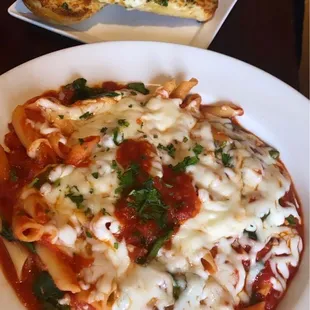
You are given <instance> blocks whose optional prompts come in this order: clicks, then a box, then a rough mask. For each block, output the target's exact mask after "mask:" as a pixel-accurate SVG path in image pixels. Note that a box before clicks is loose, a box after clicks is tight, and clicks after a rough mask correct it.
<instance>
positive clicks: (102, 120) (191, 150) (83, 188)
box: [0, 78, 303, 310]
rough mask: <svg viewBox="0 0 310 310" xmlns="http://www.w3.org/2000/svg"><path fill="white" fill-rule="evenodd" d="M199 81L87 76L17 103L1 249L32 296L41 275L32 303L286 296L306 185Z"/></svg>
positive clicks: (1, 193)
mask: <svg viewBox="0 0 310 310" xmlns="http://www.w3.org/2000/svg"><path fill="white" fill-rule="evenodd" d="M197 82H198V81H197V80H196V79H194V78H193V79H191V80H189V81H183V82H181V83H180V84H179V85H178V86H177V85H176V82H175V80H170V81H167V82H166V83H165V84H163V85H162V86H161V87H159V88H157V89H156V90H153V89H152V88H150V89H147V88H146V87H145V85H144V84H143V83H140V82H137V83H130V84H127V86H126V84H121V85H120V84H116V83H114V82H111V81H110V82H105V83H103V84H102V85H101V86H97V87H94V88H91V87H89V86H88V85H87V84H86V80H85V79H83V78H80V79H77V80H75V81H74V82H73V83H71V84H69V85H67V86H63V87H62V88H61V90H60V92H54V93H51V94H52V95H50V96H49V95H48V94H47V93H45V96H44V95H42V96H39V97H36V98H33V99H32V100H30V101H28V102H27V103H25V104H24V105H23V106H19V107H17V108H16V109H15V110H14V112H13V127H12V126H9V129H10V133H9V134H8V135H7V136H6V137H5V145H6V146H7V147H8V149H9V150H10V151H9V152H6V151H5V150H6V147H5V146H4V148H2V147H0V168H2V169H0V185H1V186H0V202H1V203H0V211H1V212H0V213H1V216H3V218H4V219H5V221H4V222H3V225H2V222H1V219H0V236H1V237H0V239H1V238H2V237H3V238H5V239H4V240H3V243H1V240H0V245H1V247H0V248H1V251H0V256H1V255H2V253H1V252H3V251H4V254H3V258H4V259H7V260H8V266H9V268H7V269H10V270H8V271H6V270H4V273H5V274H6V275H8V276H7V278H8V279H9V281H11V280H10V279H12V278H14V279H16V276H15V273H16V274H17V279H18V280H17V281H16V280H14V281H15V283H13V281H11V282H12V285H13V288H15V289H16V291H17V292H18V293H21V294H20V296H22V295H23V294H24V293H25V294H29V296H30V293H29V292H26V291H27V290H26V289H25V286H27V285H28V284H29V283H30V282H28V280H29V281H30V280H31V281H32V280H34V282H35V284H36V285H34V286H33V288H34V290H33V293H34V296H32V297H33V299H34V303H36V304H37V306H36V307H32V303H31V305H30V306H28V304H27V303H25V301H24V300H23V302H24V303H25V304H27V305H26V306H28V309H29V310H30V309H31V310H37V309H41V308H42V307H43V308H44V307H45V301H47V302H48V303H50V304H51V305H53V306H55V308H57V309H58V308H62V307H61V306H65V307H67V306H68V307H70V308H71V309H82V308H83V309H84V308H85V309H92V310H102V309H105V310H112V309H125V308H126V310H136V309H137V310H138V309H173V308H174V309H195V310H196V309H197V310H202V309H205V308H206V307H207V308H210V309H211V308H212V309H224V308H225V309H226V308H227V309H235V308H236V309H240V310H241V309H244V310H246V309H247V310H265V309H269V310H274V309H275V308H276V306H277V304H278V303H279V300H280V298H281V296H283V294H284V293H285V289H286V287H287V285H288V283H289V281H290V280H291V278H292V277H293V275H294V274H295V271H296V268H297V267H298V265H299V263H300V257H301V254H302V250H303V240H302V237H301V236H302V233H301V232H302V229H303V226H302V225H303V219H302V215H301V212H300V206H299V204H298V201H297V199H296V193H295V191H294V188H293V185H292V182H291V179H290V177H289V175H288V173H287V171H286V169H285V167H284V165H283V164H282V163H281V162H280V161H279V152H278V151H276V150H275V149H273V148H272V147H270V146H268V145H267V144H266V143H264V142H263V141H261V140H259V138H257V137H256V136H255V135H253V134H251V133H250V132H248V131H247V130H245V129H243V128H242V127H241V126H240V125H238V123H237V121H236V120H235V119H234V117H235V116H238V115H242V114H243V110H242V109H241V108H240V107H238V106H236V105H234V104H232V103H230V102H218V103H217V104H215V105H206V106H204V105H202V97H201V95H200V94H195V93H194V94H190V92H191V90H192V88H193V87H194V86H195V85H196V84H197ZM100 96H104V97H100ZM105 96H107V97H105ZM109 96H110V97H109ZM85 97H87V98H86V99H84V98H85ZM94 98H95V99H94ZM72 103H73V104H72ZM224 118H225V119H224ZM15 131H16V134H15ZM26 151H27V152H26ZM10 166H11V169H10ZM15 167H16V169H17V171H14V168H15ZM15 172H16V173H15ZM14 173H15V174H14ZM12 214H13V215H12ZM11 222H12V225H10V223H11ZM9 240H10V241H11V242H9ZM20 241H21V242H20ZM25 242H28V244H25ZM29 242H35V248H33V247H31V246H32V244H29ZM28 247H29V249H28ZM209 249H210V250H209ZM34 250H35V252H36V253H35V252H34ZM30 251H31V253H30ZM32 252H34V253H32ZM8 255H10V257H11V260H12V263H11V260H10V259H9V257H8ZM28 257H29V259H28ZM0 262H4V260H2V257H0ZM3 265H4V266H6V265H5V262H4V263H3ZM4 269H6V268H4ZM23 269H24V271H23ZM25 271H27V275H28V273H29V275H30V277H29V278H28V277H27V278H26V277H25V279H23V276H26V272H25ZM37 271H42V273H40V274H39V273H38V275H37ZM10 274H11V275H13V277H10ZM36 277H37V278H36ZM18 281H21V282H20V283H17V282H18ZM45 285H46V286H47V287H49V286H51V287H52V288H53V289H52V290H51V291H52V292H48V291H49V289H45ZM41 293H42V294H41ZM41 295H42V296H41ZM252 296H253V297H258V298H259V299H258V300H263V302H258V303H257V304H256V305H253V298H252ZM58 306H59V307H58Z"/></svg>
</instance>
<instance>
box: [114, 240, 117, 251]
mask: <svg viewBox="0 0 310 310" xmlns="http://www.w3.org/2000/svg"><path fill="white" fill-rule="evenodd" d="M114 249H116V250H117V249H118V243H117V242H114Z"/></svg>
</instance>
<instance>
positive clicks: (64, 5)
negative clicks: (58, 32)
mask: <svg viewBox="0 0 310 310" xmlns="http://www.w3.org/2000/svg"><path fill="white" fill-rule="evenodd" d="M61 7H62V8H63V9H65V10H67V11H68V10H70V8H69V5H68V3H67V2H64V3H63V4H62V5H61Z"/></svg>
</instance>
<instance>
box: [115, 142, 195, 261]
mask: <svg viewBox="0 0 310 310" xmlns="http://www.w3.org/2000/svg"><path fill="white" fill-rule="evenodd" d="M154 152H155V150H154V146H152V145H151V144H150V143H148V142H147V141H144V140H141V141H136V140H126V141H124V142H123V143H122V144H121V145H120V146H119V148H118V150H117V155H116V160H117V162H118V164H119V165H121V166H122V167H123V168H124V169H127V168H128V167H130V165H132V164H136V165H138V166H139V172H138V174H137V176H136V179H135V182H134V184H133V186H131V187H130V188H128V189H126V190H124V191H123V192H122V195H121V198H120V199H119V200H118V202H117V204H116V208H115V216H116V217H117V219H118V220H119V221H120V222H121V223H122V231H121V233H120V234H119V239H122V238H124V239H125V240H126V243H127V245H128V246H129V253H130V256H131V258H132V259H133V260H135V261H136V262H138V263H139V262H144V261H145V259H146V256H147V254H148V253H149V251H150V249H151V248H152V246H153V245H154V243H155V242H156V241H157V240H158V239H159V238H161V237H163V236H166V235H167V231H171V232H172V231H173V232H176V231H177V229H178V228H179V226H180V225H181V224H182V223H183V222H184V221H186V220H187V219H189V218H191V217H193V216H195V215H196V214H197V212H198V210H199V207H200V202H199V199H198V197H197V193H196V190H195V188H194V186H193V184H192V178H191V177H190V176H188V175H186V174H185V173H184V172H176V171H174V170H173V169H172V168H171V167H168V166H164V167H163V177H162V178H159V177H155V178H151V177H150V175H149V172H150V169H151V168H152V158H153V154H154ZM148 181H151V183H152V185H151V186H152V187H151V190H153V191H155V193H156V191H157V195H158V197H159V199H160V200H161V202H162V204H163V205H164V210H163V211H162V214H161V218H160V220H158V218H157V219H153V218H152V216H150V217H149V218H148V215H149V214H150V213H153V212H154V210H152V209H150V208H152V206H146V207H145V209H144V210H145V212H146V216H144V217H143V215H141V214H140V213H139V212H138V211H137V209H136V208H134V207H133V206H132V198H131V197H130V193H132V191H133V190H139V189H141V188H144V187H143V186H144V185H143V184H145V182H148ZM154 208H156V206H155V207H154Z"/></svg>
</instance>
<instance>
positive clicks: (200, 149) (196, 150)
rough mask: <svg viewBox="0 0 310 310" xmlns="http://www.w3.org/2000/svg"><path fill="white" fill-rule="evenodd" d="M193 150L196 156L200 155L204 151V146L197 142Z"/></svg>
mask: <svg viewBox="0 0 310 310" xmlns="http://www.w3.org/2000/svg"><path fill="white" fill-rule="evenodd" d="M193 152H194V153H195V155H196V156H198V155H200V154H201V153H202V152H203V146H202V145H200V144H197V143H196V144H195V146H194V148H193Z"/></svg>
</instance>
